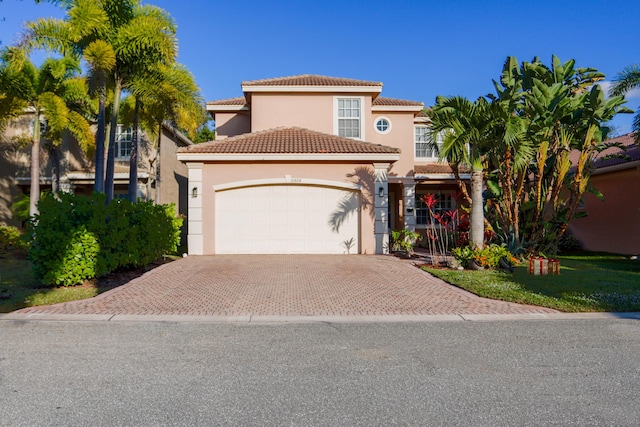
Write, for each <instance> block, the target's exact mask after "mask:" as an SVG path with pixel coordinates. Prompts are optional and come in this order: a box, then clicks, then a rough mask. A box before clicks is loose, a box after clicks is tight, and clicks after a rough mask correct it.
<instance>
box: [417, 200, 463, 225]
mask: <svg viewBox="0 0 640 427" xmlns="http://www.w3.org/2000/svg"><path fill="white" fill-rule="evenodd" d="M425 194H426V193H416V225H431V224H432V221H431V216H430V215H429V208H428V206H427V204H426V203H425V202H424V201H423V200H422V197H424V196H425ZM432 194H433V193H432ZM434 196H435V198H436V203H435V204H434V205H433V207H432V208H431V210H432V211H433V213H434V214H435V215H443V214H444V213H445V212H448V211H453V210H455V208H456V201H455V199H454V198H453V194H452V193H440V194H434ZM435 225H437V224H435Z"/></svg>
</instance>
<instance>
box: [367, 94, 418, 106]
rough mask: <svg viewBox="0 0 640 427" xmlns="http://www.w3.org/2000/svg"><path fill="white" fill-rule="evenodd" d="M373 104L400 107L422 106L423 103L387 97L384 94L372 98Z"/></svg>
mask: <svg viewBox="0 0 640 427" xmlns="http://www.w3.org/2000/svg"><path fill="white" fill-rule="evenodd" d="M373 105H384V106H394V107H395V106H400V107H405V106H407V107H422V106H423V105H424V103H422V102H418V101H408V100H406V99H396V98H387V97H385V96H379V97H377V98H376V99H374V100H373Z"/></svg>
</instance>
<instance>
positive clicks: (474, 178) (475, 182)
mask: <svg viewBox="0 0 640 427" xmlns="http://www.w3.org/2000/svg"><path fill="white" fill-rule="evenodd" d="M471 200H472V204H471V243H472V244H473V247H474V248H478V249H482V248H483V247H484V206H483V205H484V203H483V202H482V165H480V170H478V167H477V165H476V164H474V165H473V171H472V172H471Z"/></svg>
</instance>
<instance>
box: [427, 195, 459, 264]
mask: <svg viewBox="0 0 640 427" xmlns="http://www.w3.org/2000/svg"><path fill="white" fill-rule="evenodd" d="M421 201H422V202H423V203H424V204H425V205H426V207H427V211H428V213H429V221H428V222H427V231H426V236H427V239H426V241H427V249H428V250H429V255H430V257H431V262H432V263H433V264H436V263H437V262H438V261H439V257H443V256H445V255H446V254H447V253H448V252H449V245H450V244H451V243H452V241H453V240H454V239H453V233H454V231H455V229H456V227H457V223H458V210H457V209H455V210H453V211H452V210H448V211H445V212H436V211H435V209H436V205H437V204H438V197H437V196H436V195H435V194H431V193H428V194H425V195H424V196H422V198H421Z"/></svg>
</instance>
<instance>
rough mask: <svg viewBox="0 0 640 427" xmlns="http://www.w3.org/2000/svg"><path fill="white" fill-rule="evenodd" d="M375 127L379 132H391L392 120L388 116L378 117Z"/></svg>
mask: <svg viewBox="0 0 640 427" xmlns="http://www.w3.org/2000/svg"><path fill="white" fill-rule="evenodd" d="M374 128H375V130H376V132H378V133H381V134H385V133H389V131H390V130H391V121H390V120H389V119H387V118H386V117H378V118H377V119H376V122H375V124H374Z"/></svg>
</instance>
